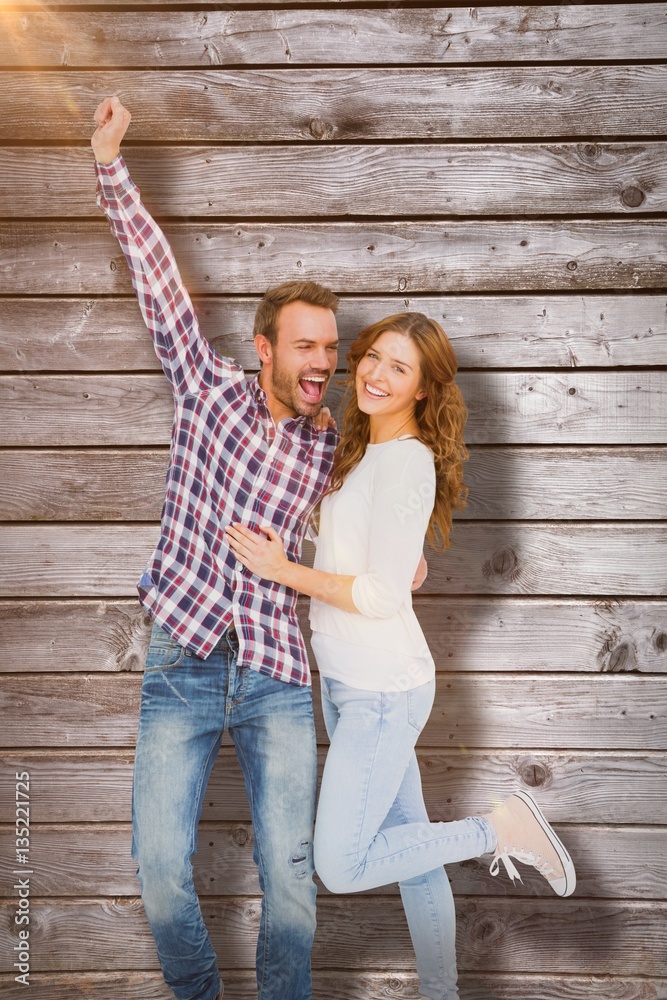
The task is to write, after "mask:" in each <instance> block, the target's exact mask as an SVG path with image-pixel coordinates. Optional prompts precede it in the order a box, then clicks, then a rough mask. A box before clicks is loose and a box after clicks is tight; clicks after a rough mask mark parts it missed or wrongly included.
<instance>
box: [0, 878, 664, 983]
mask: <svg viewBox="0 0 667 1000" xmlns="http://www.w3.org/2000/svg"><path fill="white" fill-rule="evenodd" d="M12 905H13V904H12V903H4V904H0V911H2V912H3V918H4V920H5V921H6V920H7V919H8V915H7V911H10V912H11V906H12ZM202 912H203V915H204V919H205V920H207V921H208V924H209V927H210V929H211V940H212V944H213V947H214V948H215V949H216V952H217V953H218V954H219V955H220V957H221V962H222V964H223V967H224V966H228V967H231V968H234V969H244V968H245V969H248V968H252V966H253V964H254V955H255V947H256V935H257V931H258V929H259V916H260V905H259V900H257V899H256V898H238V899H236V898H235V899H224V898H221V899H206V898H204V899H203V900H202ZM33 913H34V925H33V929H32V934H31V946H32V945H33V943H34V947H35V952H36V957H35V959H34V965H33V968H34V971H35V972H40V971H45V970H47V969H50V968H54V969H56V970H57V971H59V972H61V971H64V970H71V971H73V970H87V969H90V970H94V969H98V968H99V966H100V965H101V964H103V965H105V967H106V969H108V970H109V971H112V970H114V969H123V970H129V969H152V968H154V967H155V964H156V958H155V946H154V943H153V939H152V936H151V933H150V930H149V928H148V924H147V922H146V918H145V916H144V914H143V907H142V904H141V900H140V899H124V898H121V899H103V900H100V901H98V900H85V899H84V900H72V901H68V900H55V901H53V902H48V901H34V902H33V903H32V906H31V915H32V914H33ZM319 914H320V920H319V921H318V930H317V934H316V937H315V944H314V948H313V965H314V966H315V967H328V968H330V969H331V968H342V969H351V968H358V969H364V970H365V971H369V970H371V969H376V970H378V971H380V970H381V971H383V972H387V971H390V970H393V969H396V970H404V969H405V968H406V966H407V967H409V966H410V965H411V964H412V948H411V944H410V939H409V935H408V929H407V925H406V922H405V916H404V914H403V907H402V904H401V901H400V899H398V898H395V897H377V896H375V897H374V896H363V897H360V898H356V899H355V898H354V897H351V898H350V897H344V898H335V897H323V898H322V899H321V900H320V903H319ZM666 917H667V905H666V904H664V903H644V902H632V903H630V902H616V901H588V900H583V901H581V900H577V899H567V900H560V899H555V898H549V899H513V900H511V901H510V900H504V899H485V900H471V899H463V900H461V902H460V905H459V908H458V921H457V953H458V965H459V968H460V969H461V970H462V971H463V970H465V971H475V970H477V969H479V963H480V961H481V960H482V956H483V961H484V965H485V968H486V969H487V970H492V969H498V970H502V971H505V972H525V971H530V970H532V969H533V968H534V965H535V962H536V960H537V959H538V957H539V961H540V963H541V964H542V965H543V966H544V972H549V973H558V972H559V966H560V965H562V964H567V965H569V968H570V971H571V972H579V971H581V970H582V969H583V970H585V971H587V972H590V973H615V974H617V975H618V974H622V975H626V976H627V975H633V974H635V975H637V974H643V975H649V976H651V975H652V976H656V975H659V974H660V973H661V972H662V970H663V963H662V958H661V955H660V948H661V941H662V936H663V931H664V923H663V922H664V920H665V918H666ZM601 926H603V927H604V928H605V936H604V939H601V936H600V927H601ZM77 941H85V943H86V946H85V948H82V947H76V945H75V944H74V942H77ZM11 943H12V942H11V937H10V936H9V935H7V936H6V938H5V939H4V940H2V941H1V942H0V962H1V963H2V971H8V969H9V968H11V961H12V959H13V952H12V950H11Z"/></svg>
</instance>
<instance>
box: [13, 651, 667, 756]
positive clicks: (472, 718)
mask: <svg viewBox="0 0 667 1000" xmlns="http://www.w3.org/2000/svg"><path fill="white" fill-rule="evenodd" d="M54 667H57V664H55V663H54ZM315 680H316V683H315V685H314V691H313V699H314V705H315V716H316V724H317V737H318V740H319V742H320V743H326V742H327V737H326V730H325V728H324V723H323V721H322V713H321V708H320V697H319V683H317V681H318V680H319V678H316V679H315ZM172 683H174V684H178V671H176V672H175V673H174V675H173V679H172ZM662 686H663V682H662V680H659V679H658V678H651V677H647V676H644V677H641V676H630V675H626V676H620V675H609V674H607V675H604V676H597V677H590V676H587V677H586V678H582V679H581V680H578V679H575V678H572V677H568V678H567V679H564V678H563V677H559V676H558V675H556V676H555V677H551V676H549V675H546V674H540V675H539V676H537V677H531V676H523V677H521V676H518V677H512V678H508V677H507V675H506V674H502V673H501V674H497V675H496V674H483V673H464V674H459V673H453V672H449V673H447V674H446V676H444V677H442V678H441V679H440V683H439V685H438V687H437V691H436V697H435V704H434V706H433V711H432V713H431V717H430V719H429V722H428V724H427V726H426V728H425V729H424V731H423V733H422V734H421V736H420V740H419V744H420V746H421V747H422V749H423V748H425V747H445V748H447V747H449V746H455V747H467V748H472V747H474V748H485V747H491V748H493V747H502V748H513V747H542V748H544V749H548V748H553V749H562V748H571V749H584V750H586V749H588V750H604V749H605V747H613V748H614V749H617V750H618V749H627V750H667V706H665V705H663V704H661V702H660V697H659V695H660V691H661V689H662ZM140 697H141V675H140V674H138V675H131V676H129V677H128V676H127V675H118V674H116V675H111V676H108V675H107V676H104V675H100V674H97V675H95V674H93V675H89V674H75V675H73V674H69V675H65V676H61V675H58V676H56V677H49V676H44V675H43V674H37V675H30V674H24V673H20V674H13V675H4V676H2V677H0V734H1V735H0V746H2V747H9V748H11V747H123V746H134V743H135V739H136V733H137V725H138V720H139V705H140Z"/></svg>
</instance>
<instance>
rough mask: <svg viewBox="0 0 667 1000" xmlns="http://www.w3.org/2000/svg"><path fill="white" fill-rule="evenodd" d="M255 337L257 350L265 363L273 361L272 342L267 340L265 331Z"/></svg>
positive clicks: (260, 358)
mask: <svg viewBox="0 0 667 1000" xmlns="http://www.w3.org/2000/svg"><path fill="white" fill-rule="evenodd" d="M254 339H255V350H256V351H257V356H258V358H259V360H260V361H261V362H262V364H263V365H266V364H270V363H271V362H272V361H273V348H272V347H271V342H270V341H269V340H267V338H266V337H265V336H264V334H263V333H258V334H257V336H256V337H255V338H254Z"/></svg>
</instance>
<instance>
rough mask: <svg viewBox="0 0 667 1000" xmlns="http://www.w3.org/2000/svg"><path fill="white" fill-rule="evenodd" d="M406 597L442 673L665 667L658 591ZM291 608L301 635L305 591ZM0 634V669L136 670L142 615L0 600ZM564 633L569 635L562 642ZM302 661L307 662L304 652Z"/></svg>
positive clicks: (112, 605) (666, 631) (143, 637)
mask: <svg viewBox="0 0 667 1000" xmlns="http://www.w3.org/2000/svg"><path fill="white" fill-rule="evenodd" d="M427 556H428V558H429V559H430V558H431V557H430V554H429V553H427ZM413 601H414V606H415V608H416V610H417V615H418V616H419V621H420V623H421V625H422V628H423V630H424V635H425V637H426V641H427V642H428V644H429V648H430V649H431V650H432V652H433V656H434V658H435V660H436V665H437V666H438V668H439V669H441V670H442V671H443V672H444V671H450V670H459V671H462V670H465V671H475V672H477V671H486V670H489V669H490V668H492V669H493V670H494V671H510V672H516V671H528V672H535V671H540V672H555V671H559V672H562V671H566V672H575V673H581V672H587V673H595V672H599V671H602V672H611V673H623V672H625V671H637V672H640V673H667V602H666V601H664V600H656V599H650V600H643V601H641V600H640V601H633V600H626V601H620V600H607V601H585V600H584V601H582V600H573V599H563V598H560V599H554V598H550V599H549V598H535V597H533V598H522V597H502V598H499V597H487V598H482V597H468V598H466V597H456V596H450V597H448V598H447V599H446V601H443V600H442V599H441V598H439V597H428V596H422V595H421V593H418V594H416V595H414V596H413ZM297 609H298V613H299V619H300V622H301V627H302V630H303V633H304V636H305V637H306V641H308V635H309V626H308V600H307V598H304V599H302V600H300V601H299V603H298V606H297ZM0 633H1V634H2V655H1V656H0V671H2V672H14V671H18V670H21V671H23V672H25V673H30V672H44V671H46V672H51V671H58V672H63V671H65V672H67V671H70V672H73V671H86V672H88V673H90V672H94V671H97V672H104V671H113V672H115V671H137V670H142V669H143V664H144V658H145V651H146V646H147V644H148V638H149V634H150V619H149V617H148V616H147V615H146V614H145V612H143V610H142V608H141V606H140V605H139V602H138V601H136V600H117V601H93V600H89V601H16V600H14V601H0ZM571 636H576V642H571V641H567V638H566V637H571ZM311 663H312V664H313V667H315V660H314V658H313V657H312V655H311ZM513 683H517V682H516V681H514V682H513Z"/></svg>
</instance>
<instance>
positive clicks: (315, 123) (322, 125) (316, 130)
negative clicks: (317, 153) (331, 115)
mask: <svg viewBox="0 0 667 1000" xmlns="http://www.w3.org/2000/svg"><path fill="white" fill-rule="evenodd" d="M308 130H309V132H310V134H311V135H312V137H313V139H333V137H334V133H335V131H336V128H335V126H334V125H332V124H331V122H323V121H322V119H321V118H313V119H312V121H311V122H310V125H309V126H308Z"/></svg>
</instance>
